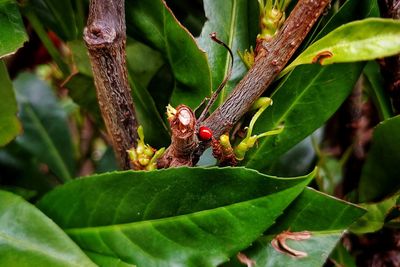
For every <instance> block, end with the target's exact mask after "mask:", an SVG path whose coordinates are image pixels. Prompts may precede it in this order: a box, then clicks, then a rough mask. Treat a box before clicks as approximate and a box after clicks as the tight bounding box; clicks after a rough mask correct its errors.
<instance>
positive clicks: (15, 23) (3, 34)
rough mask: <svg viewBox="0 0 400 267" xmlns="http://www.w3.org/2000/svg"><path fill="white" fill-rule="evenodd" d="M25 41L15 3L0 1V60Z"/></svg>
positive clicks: (24, 33)
mask: <svg viewBox="0 0 400 267" xmlns="http://www.w3.org/2000/svg"><path fill="white" fill-rule="evenodd" d="M27 40H28V36H27V34H26V32H25V27H24V24H23V23H22V18H21V14H20V13H19V10H18V6H17V3H16V2H15V1H13V0H2V1H0V58H2V57H3V56H5V55H8V54H11V53H13V52H15V51H16V50H17V49H18V48H20V47H21V46H22V45H23V44H24V42H26V41H27Z"/></svg>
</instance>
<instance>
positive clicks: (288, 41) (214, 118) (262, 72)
mask: <svg viewBox="0 0 400 267" xmlns="http://www.w3.org/2000/svg"><path fill="white" fill-rule="evenodd" d="M329 3H330V0H299V1H298V3H297V5H296V7H295V8H294V9H293V10H292V12H291V13H290V16H289V17H288V18H287V20H286V21H285V23H284V25H283V26H282V28H281V30H280V31H279V32H278V34H277V35H276V36H275V37H274V38H273V39H272V40H268V41H267V40H265V41H263V42H262V43H261V44H260V45H259V46H258V47H257V49H258V54H257V56H256V58H255V62H254V65H253V66H252V68H251V69H250V70H249V72H248V73H247V74H246V75H245V77H244V78H243V79H242V80H241V81H240V82H239V84H238V85H237V86H236V88H235V89H234V90H233V92H232V93H231V94H230V95H229V97H228V98H227V99H226V100H225V102H224V103H223V104H222V105H221V106H219V107H218V108H217V109H216V110H215V111H214V112H213V113H212V114H211V115H210V117H208V118H207V119H206V120H205V121H204V122H200V124H202V125H205V126H206V127H208V128H210V129H211V131H212V132H213V136H214V138H215V139H218V138H219V137H220V136H221V135H222V134H224V133H226V132H228V131H230V129H231V128H232V127H233V125H235V124H236V123H237V122H238V121H239V119H240V118H241V117H242V116H243V115H244V114H245V113H246V112H247V111H248V110H249V109H250V107H251V106H252V104H253V103H254V102H255V101H256V100H257V99H258V98H259V97H260V96H261V95H262V94H263V93H264V91H265V90H266V89H267V88H268V86H269V85H270V84H271V83H272V82H273V81H274V79H275V78H276V77H277V75H278V74H279V73H280V72H281V70H282V69H283V68H284V67H285V65H286V64H287V63H288V61H289V60H290V58H291V57H292V55H293V54H294V52H295V51H296V50H297V48H298V47H299V46H300V44H301V43H302V41H303V40H304V38H305V37H306V35H307V34H308V32H309V31H310V30H311V28H312V27H313V25H314V24H315V22H316V21H317V20H318V18H319V17H320V16H321V14H322V13H323V12H324V10H325V9H326V7H327V6H328V5H329ZM199 126H200V125H197V126H196V127H194V128H195V129H198V128H199ZM171 127H172V125H171ZM172 135H173V136H172V139H174V138H177V136H174V135H175V132H174V131H172ZM193 137H195V133H193V134H192V135H190V136H189V137H188V138H189V139H190V140H192V138H193ZM209 145H210V142H197V145H193V146H191V147H192V148H194V151H193V150H192V149H191V150H189V151H187V152H186V154H187V155H191V157H192V159H191V160H179V159H178V160H175V161H174V162H175V164H174V165H168V164H161V166H162V167H169V166H182V165H186V166H193V165H194V164H195V163H196V162H197V159H198V158H199V156H200V155H201V154H202V153H203V152H204V150H205V149H206V148H207V147H208V146H209ZM174 149H179V150H182V148H176V146H175V148H174V147H173V146H170V147H169V148H168V150H169V155H174V152H173V150H174ZM159 162H160V161H159Z"/></svg>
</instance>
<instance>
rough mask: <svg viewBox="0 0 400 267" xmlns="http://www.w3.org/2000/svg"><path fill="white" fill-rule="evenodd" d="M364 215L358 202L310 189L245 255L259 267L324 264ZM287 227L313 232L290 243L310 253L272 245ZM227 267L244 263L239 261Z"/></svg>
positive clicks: (289, 243) (289, 244)
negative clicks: (280, 249) (301, 254)
mask: <svg viewBox="0 0 400 267" xmlns="http://www.w3.org/2000/svg"><path fill="white" fill-rule="evenodd" d="M362 214H364V211H363V210H362V209H360V208H358V207H357V206H355V205H352V204H350V203H346V202H343V201H341V200H338V199H335V198H332V197H330V196H328V195H325V194H323V193H320V192H318V191H315V190H313V189H309V188H307V189H306V190H304V191H303V193H301V195H300V196H299V197H298V198H297V199H296V200H295V201H294V202H293V203H292V204H291V205H290V206H289V207H288V209H287V210H285V212H284V214H283V215H282V216H280V217H279V218H278V220H277V223H276V224H275V225H274V226H273V227H271V228H270V229H268V230H267V232H266V233H265V236H263V237H261V238H259V239H258V240H257V242H255V243H254V245H253V246H252V247H250V248H249V249H247V250H245V251H243V254H245V255H246V256H247V257H248V258H249V259H251V260H253V261H254V262H255V265H254V266H255V267H256V266H265V267H266V266H271V267H275V266H300V267H301V266H307V267H308V266H322V265H323V264H324V262H325V260H326V259H327V257H328V256H329V254H330V253H331V251H332V250H333V248H334V247H335V245H336V243H337V242H338V241H339V240H340V238H341V236H342V234H343V232H344V230H345V229H347V228H348V227H349V226H350V225H351V223H352V222H354V221H355V220H356V219H357V218H359V217H360V216H361V215H362ZM333 217H334V219H332V218H333ZM287 230H289V231H290V232H301V231H308V232H310V234H311V237H310V238H309V239H306V240H300V241H295V240H287V242H286V244H287V245H288V246H289V247H290V248H292V249H295V250H297V251H301V252H305V253H307V256H306V257H302V258H300V257H299V258H296V257H294V256H292V255H289V254H287V253H282V252H278V251H277V250H276V249H275V248H274V247H272V245H271V241H272V239H273V238H275V236H276V235H278V234H280V233H282V232H284V231H287ZM226 266H242V265H240V264H239V263H238V262H237V260H235V261H234V262H233V263H232V264H226Z"/></svg>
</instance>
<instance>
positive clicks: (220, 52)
mask: <svg viewBox="0 0 400 267" xmlns="http://www.w3.org/2000/svg"><path fill="white" fill-rule="evenodd" d="M254 6H256V7H257V6H258V4H257V1H247V0H229V1H226V0H225V1H214V0H206V1H204V10H205V13H206V17H207V19H208V21H207V22H206V23H205V25H204V27H203V29H202V32H201V35H200V37H199V38H198V39H197V40H198V42H199V45H200V47H202V48H203V49H204V50H205V51H206V52H207V55H208V60H209V63H210V66H211V71H212V86H213V89H214V90H215V89H216V88H217V87H218V86H219V84H220V83H221V82H222V80H223V79H224V78H225V76H227V74H228V70H229V67H230V60H231V59H230V56H229V53H228V51H227V50H226V49H225V48H224V47H222V46H220V45H218V44H217V43H215V42H213V41H212V40H211V39H210V36H209V35H210V33H212V32H216V33H217V36H218V38H219V39H220V40H222V41H223V42H224V43H226V44H227V45H228V47H229V48H230V49H231V50H232V51H233V53H234V65H233V70H232V76H231V78H230V79H229V81H228V83H227V84H226V86H225V88H224V89H223V91H222V92H221V94H220V102H222V101H223V100H224V99H225V97H226V96H227V95H228V94H229V93H230V92H231V91H232V89H233V88H234V87H235V86H236V84H237V83H238V82H239V81H240V80H241V79H242V78H243V76H244V74H245V73H246V72H247V69H246V66H245V65H244V64H243V62H242V60H241V59H240V57H239V55H238V54H237V51H244V50H245V49H249V48H250V45H254V41H255V38H256V36H250V35H251V33H250V32H249V29H250V27H251V26H252V27H254V26H255V28H257V26H258V25H257V24H256V25H252V23H251V19H252V18H254V17H255V18H258V16H259V13H258V10H257V9H256V8H254ZM250 11H257V13H255V14H251V13H250ZM249 24H251V25H249Z"/></svg>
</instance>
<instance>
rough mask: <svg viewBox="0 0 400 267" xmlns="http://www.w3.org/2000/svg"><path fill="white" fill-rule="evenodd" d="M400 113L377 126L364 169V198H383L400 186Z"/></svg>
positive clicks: (361, 198)
mask: <svg viewBox="0 0 400 267" xmlns="http://www.w3.org/2000/svg"><path fill="white" fill-rule="evenodd" d="M399 151H400V116H396V117H393V118H390V119H387V120H385V121H383V122H382V123H380V124H379V125H378V126H377V127H376V128H375V130H374V136H373V138H372V146H371V149H370V151H369V152H368V156H367V160H366V162H365V165H364V167H363V169H362V173H361V179H360V184H359V200H360V202H367V201H374V200H377V199H379V198H383V197H385V196H387V195H388V194H390V193H394V192H396V191H397V190H398V189H399V188H400V183H399V178H400V172H399V169H398V164H399V162H400V153H399Z"/></svg>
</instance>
